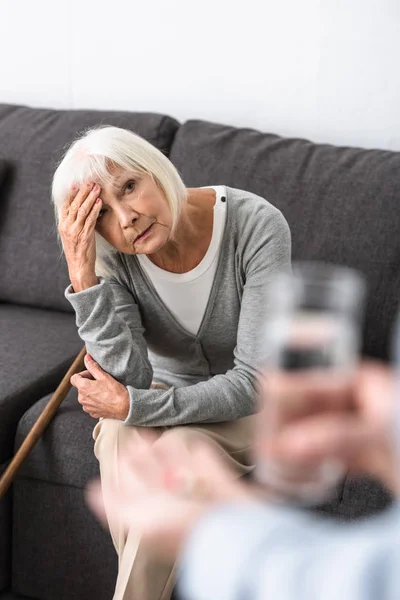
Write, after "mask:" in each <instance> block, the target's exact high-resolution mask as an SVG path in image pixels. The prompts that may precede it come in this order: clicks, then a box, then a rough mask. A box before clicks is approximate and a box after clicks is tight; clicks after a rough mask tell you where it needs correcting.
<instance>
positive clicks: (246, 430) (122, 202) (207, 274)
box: [52, 127, 291, 600]
mask: <svg viewBox="0 0 400 600" xmlns="http://www.w3.org/2000/svg"><path fill="white" fill-rule="evenodd" d="M52 194H53V202H54V204H55V209H56V219H57V222H58V231H59V234H60V238H61V242H62V245H63V249H64V253H65V257H66V260H67V264H68V271H69V277H70V281H71V285H70V286H69V287H68V288H67V290H66V292H65V295H66V298H67V299H68V300H69V301H70V303H71V304H72V306H73V308H74V310H75V313H76V323H77V327H78V332H79V335H80V337H81V339H82V340H83V341H84V343H85V344H86V348H87V351H88V355H87V356H86V359H85V363H86V367H87V370H86V371H83V372H82V373H80V374H77V375H74V376H73V378H72V379H71V382H72V384H73V385H74V386H75V387H76V388H77V389H78V400H79V402H80V403H81V404H82V408H83V410H84V411H86V412H88V413H90V415H91V416H92V417H94V418H96V419H99V421H98V423H97V424H96V426H95V428H94V432H93V438H94V440H95V449H94V451H95V455H96V457H97V458H98V460H99V463H100V473H101V480H102V489H103V498H104V503H105V507H106V511H107V506H108V498H107V490H109V489H110V487H111V486H112V487H114V485H115V483H116V482H118V456H119V454H120V453H121V452H123V450H124V447H125V446H126V445H127V444H128V445H129V447H131V446H132V440H133V441H134V443H135V440H136V442H137V445H138V448H139V447H140V444H141V443H142V442H143V439H142V438H143V436H144V437H146V436H147V435H148V434H149V432H151V435H152V436H153V438H152V439H153V443H154V444H155V445H157V447H158V448H159V450H160V452H162V449H163V442H164V443H165V440H166V439H168V435H169V432H170V431H171V428H172V429H173V431H175V432H177V431H178V432H179V434H180V435H181V436H182V439H183V440H184V442H185V443H187V444H190V443H191V441H193V440H195V439H197V438H199V437H201V438H202V439H203V440H207V441H209V442H210V443H211V444H213V445H214V447H216V448H217V449H218V450H219V452H220V453H221V454H222V455H223V456H224V457H225V458H226V460H227V461H228V462H229V463H230V465H231V467H233V468H234V470H235V472H236V473H237V474H238V475H241V474H243V473H246V472H248V471H249V470H251V468H252V466H251V457H250V453H249V449H250V446H251V441H252V431H253V417H252V415H253V413H254V410H255V386H256V375H257V369H258V362H259V342H260V335H259V334H260V329H261V327H262V323H263V320H264V318H265V311H266V307H265V304H264V302H263V291H264V289H265V286H266V285H267V283H268V279H269V277H270V276H271V274H272V273H273V272H275V271H276V270H277V269H285V268H290V253H291V243H290V232H289V228H288V225H287V223H286V221H285V219H284V218H283V216H282V214H281V213H280V212H279V210H277V209H276V208H274V207H273V206H272V205H271V204H270V203H269V202H267V201H266V200H264V199H263V198H260V197H258V196H256V195H254V194H252V193H250V192H245V191H242V190H237V189H233V188H229V187H226V186H224V185H218V186H209V187H204V188H191V189H187V188H186V187H185V186H184V184H183V182H182V180H181V178H180V176H179V174H178V172H177V170H176V169H175V167H174V166H173V164H172V163H171V162H170V161H169V160H168V158H166V157H165V156H164V155H163V154H162V153H161V152H160V151H159V150H157V149H156V148H155V147H154V146H152V145H151V144H150V143H148V142H147V141H145V140H144V139H142V138H141V137H139V136H138V135H135V134H134V133H132V132H130V131H127V130H124V129H120V128H117V127H99V128H95V129H92V130H90V131H88V132H86V133H85V134H84V135H83V136H82V137H80V138H79V139H78V140H76V141H75V142H74V143H73V144H72V145H71V147H70V148H69V149H68V151H67V152H66V154H65V156H64V158H63V160H62V161H61V163H60V165H59V167H58V168H57V170H56V172H55V174H54V179H53V188H52ZM155 447H156V446H155ZM108 523H109V527H110V532H111V536H112V539H113V542H114V545H115V548H116V551H117V553H118V556H119V571H118V578H117V582H116V589H115V595H114V600H120V599H123V600H168V599H169V598H170V597H171V593H172V589H173V585H174V575H173V565H171V564H167V563H163V562H157V560H156V558H155V557H154V556H152V554H151V551H150V550H149V548H146V545H145V544H144V543H143V542H141V541H140V539H139V536H138V534H137V533H136V532H135V531H129V532H128V534H126V533H125V531H124V530H122V529H120V525H119V523H117V522H115V520H114V519H113V517H112V511H111V510H110V511H109V518H108Z"/></svg>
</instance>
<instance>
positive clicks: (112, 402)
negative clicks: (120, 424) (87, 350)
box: [71, 354, 130, 421]
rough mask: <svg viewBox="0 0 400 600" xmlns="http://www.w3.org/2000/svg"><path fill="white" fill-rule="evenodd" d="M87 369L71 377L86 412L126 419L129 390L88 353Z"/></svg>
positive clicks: (96, 415)
mask: <svg viewBox="0 0 400 600" xmlns="http://www.w3.org/2000/svg"><path fill="white" fill-rule="evenodd" d="M85 365H86V367H87V371H82V372H81V373H76V374H75V375H72V377H71V384H72V385H73V386H74V387H76V388H77V390H78V401H79V402H80V403H81V404H82V408H83V410H84V411H85V412H87V413H89V414H90V416H91V417H93V418H94V419H99V418H100V417H103V418H108V419H120V420H121V421H124V420H125V419H126V417H127V416H128V413H129V406H130V400H129V392H128V390H127V388H126V387H125V386H124V385H122V383H119V381H117V380H116V379H114V377H112V376H111V375H109V374H108V373H106V371H103V369H102V368H101V367H100V365H99V364H98V363H97V362H95V361H94V360H93V358H92V357H91V356H90V355H89V354H86V356H85Z"/></svg>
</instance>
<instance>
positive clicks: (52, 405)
mask: <svg viewBox="0 0 400 600" xmlns="http://www.w3.org/2000/svg"><path fill="white" fill-rule="evenodd" d="M85 354H86V347H85V346H84V347H83V348H82V350H81V351H80V352H79V354H78V356H77V357H76V358H75V360H74V362H73V363H72V365H71V366H70V368H69V369H68V371H67V372H66V374H65V375H64V377H63V378H62V380H61V383H60V384H59V386H58V387H57V389H56V391H55V392H54V394H53V395H52V397H51V398H50V400H49V402H48V403H47V405H46V408H45V409H44V410H43V412H42V413H41V415H40V416H39V418H38V420H37V421H36V423H35V424H34V425H33V427H32V429H31V430H30V432H29V433H28V435H27V436H26V438H25V440H24V441H23V443H22V444H21V447H20V448H19V449H18V451H17V453H16V454H15V456H14V458H13V459H12V460H11V462H10V464H9V465H8V467H7V469H6V470H5V471H4V473H3V475H2V477H0V498H2V497H3V496H4V495H5V493H6V492H7V490H8V488H9V487H10V485H11V483H12V481H13V479H14V477H15V476H16V474H17V472H18V470H19V468H20V467H21V465H22V463H23V462H24V460H25V459H26V458H27V456H28V455H29V453H30V451H31V450H32V448H33V447H34V446H35V444H36V442H37V441H38V440H39V438H40V436H41V435H42V433H43V432H44V430H45V429H46V427H47V426H48V425H49V423H50V421H51V420H52V418H53V417H54V415H55V414H56V412H57V409H58V407H59V406H60V404H61V403H62V401H63V400H64V398H65V396H66V395H67V393H68V391H69V389H70V387H71V383H70V379H71V377H72V375H74V374H75V373H79V371H83V370H84V368H85V363H84V361H83V359H84V357H85Z"/></svg>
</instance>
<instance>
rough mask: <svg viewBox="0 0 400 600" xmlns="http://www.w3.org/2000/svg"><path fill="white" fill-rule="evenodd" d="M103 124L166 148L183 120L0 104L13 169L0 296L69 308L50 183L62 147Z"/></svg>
mask: <svg viewBox="0 0 400 600" xmlns="http://www.w3.org/2000/svg"><path fill="white" fill-rule="evenodd" d="M99 124H109V125H116V126H120V127H124V128H128V129H131V130H133V131H135V132H136V133H138V134H139V135H142V136H143V137H145V138H147V139H148V140H149V141H150V142H152V143H153V144H154V145H155V146H157V147H158V148H160V149H161V150H163V151H165V152H168V150H169V148H170V145H171V141H172V137H173V135H174V134H175V131H176V129H177V127H178V123H177V122H176V121H174V120H173V119H170V118H169V117H165V116H163V115H154V114H146V113H127V112H111V111H110V112H107V111H101V112H100V111H89V110H76V111H73V110H69V111H63V110H46V109H37V108H35V109H32V108H27V107H24V106H10V105H1V104H0V159H1V158H4V159H7V161H10V163H11V164H12V166H13V177H12V181H11V182H10V184H9V186H8V187H7V190H6V192H7V193H6V197H5V198H3V202H2V219H1V235H0V265H1V278H0V301H3V302H11V303H18V304H29V305H32V306H37V307H42V308H52V309H58V310H66V311H69V312H72V309H71V306H70V304H69V303H68V302H67V300H66V299H65V298H64V289H65V287H66V286H67V284H68V277H67V269H66V263H65V259H64V258H60V248H59V246H58V244H57V238H56V226H55V221H54V213H53V208H52V205H51V203H50V186H51V181H52V177H53V173H54V171H55V168H56V165H57V163H58V162H59V160H60V158H61V156H62V153H63V149H64V148H65V147H66V146H67V145H68V144H69V143H70V142H72V141H73V139H74V138H75V137H76V135H77V133H78V132H81V131H83V130H84V129H86V128H89V127H93V126H95V125H99Z"/></svg>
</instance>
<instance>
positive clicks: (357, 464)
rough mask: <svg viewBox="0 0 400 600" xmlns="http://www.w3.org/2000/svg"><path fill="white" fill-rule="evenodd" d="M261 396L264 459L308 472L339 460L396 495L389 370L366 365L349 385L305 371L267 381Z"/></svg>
mask: <svg viewBox="0 0 400 600" xmlns="http://www.w3.org/2000/svg"><path fill="white" fill-rule="evenodd" d="M262 396H263V398H264V407H263V409H262V413H261V415H260V420H259V428H258V435H257V442H256V446H257V449H256V454H257V456H258V457H259V458H261V460H262V457H266V458H268V459H272V460H274V461H277V462H283V463H286V464H290V465H292V466H293V467H294V468H296V467H298V468H304V467H307V466H309V467H313V466H315V465H317V464H320V463H321V462H322V461H323V460H324V459H337V460H338V461H341V462H342V463H343V464H344V465H345V466H346V468H347V469H348V470H350V471H353V472H356V473H359V474H367V473H368V474H370V475H372V476H375V477H377V478H379V479H380V480H381V481H382V482H383V483H384V484H386V485H387V486H389V487H390V488H391V489H392V490H393V491H397V490H398V475H397V471H398V465H397V464H396V463H397V460H396V456H395V453H394V446H393V439H392V435H391V422H392V419H393V413H394V401H395V390H394V374H393V372H392V371H391V370H390V369H389V368H388V367H385V366H383V365H381V364H379V363H376V362H365V363H363V364H361V365H360V367H359V368H358V370H357V371H356V373H355V376H354V377H353V378H352V379H351V380H349V381H348V383H347V384H343V382H341V381H340V380H336V379H335V378H334V377H332V378H331V380H329V379H328V380H327V379H326V377H325V378H321V379H317V378H313V377H312V376H310V375H309V374H308V375H307V373H306V372H302V373H279V374H275V375H273V376H272V377H271V378H268V377H267V376H266V377H264V378H263V380H262ZM263 424H265V428H266V429H265V434H264V435H263Z"/></svg>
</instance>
